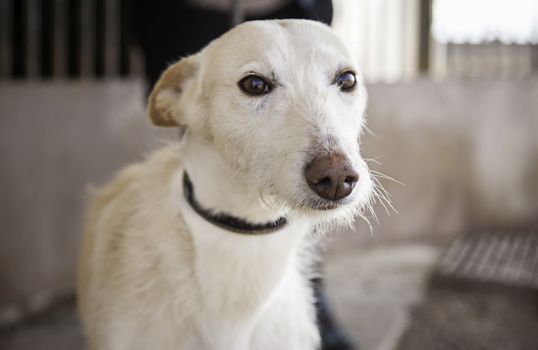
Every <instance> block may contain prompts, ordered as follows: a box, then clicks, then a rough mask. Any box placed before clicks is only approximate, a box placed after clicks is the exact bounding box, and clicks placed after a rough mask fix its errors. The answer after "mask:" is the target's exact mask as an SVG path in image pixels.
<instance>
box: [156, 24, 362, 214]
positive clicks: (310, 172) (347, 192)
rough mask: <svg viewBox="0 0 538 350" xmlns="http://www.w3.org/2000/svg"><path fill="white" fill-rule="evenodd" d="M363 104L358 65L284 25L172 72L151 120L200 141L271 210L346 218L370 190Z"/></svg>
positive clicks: (228, 41) (230, 36) (321, 32)
mask: <svg viewBox="0 0 538 350" xmlns="http://www.w3.org/2000/svg"><path fill="white" fill-rule="evenodd" d="M365 106H366V91H365V89H364V86H363V83H362V79H361V76H360V73H359V71H358V69H357V66H356V64H355V62H354V60H353V59H352V57H351V55H350V53H349V51H348V50H347V49H346V47H345V46H344V45H343V44H342V43H341V41H340V40H339V38H338V37H337V36H336V34H335V33H334V32H333V31H332V30H331V29H330V28H329V27H327V26H325V25H323V24H320V23H316V22H312V21H306V20H278V21H255V22H247V23H244V24H242V25H239V26H237V27H235V28H234V29H232V30H231V31H229V32H228V33H226V34H224V35H223V36H222V37H220V38H219V39H217V40H215V41H213V42H212V43H211V44H210V45H208V46H207V47H206V48H205V49H204V50H202V51H201V52H199V53H198V54H196V55H193V56H190V57H186V58H184V59H182V60H180V61H179V62H177V63H175V64H173V65H171V66H170V67H169V68H168V69H167V70H166V71H165V72H164V73H163V75H162V77H161V79H160V80H159V82H158V83H157V84H156V85H155V88H154V89H153V91H152V93H151V95H150V98H149V105H148V112H149V115H150V117H151V119H152V121H153V122H154V124H156V125H161V126H184V127H186V128H187V130H188V132H189V133H190V134H192V135H195V136H196V137H202V138H204V139H205V140H206V141H208V144H209V145H211V147H213V148H214V149H215V151H216V152H218V153H219V154H220V156H221V157H222V158H223V159H224V160H225V162H226V163H227V164H229V165H230V166H231V167H232V168H233V169H234V170H235V171H236V172H238V173H240V174H243V175H245V177H246V178H248V179H249V186H254V187H256V190H257V191H258V192H259V193H261V194H263V195H264V196H267V197H270V198H271V201H270V202H271V203H274V204H278V205H281V206H283V207H286V208H287V209H288V210H289V209H291V212H294V213H315V214H316V216H325V217H327V216H328V217H342V215H343V216H350V215H349V214H350V213H353V212H354V211H355V209H357V208H358V207H360V206H361V205H363V204H365V203H366V202H367V200H368V197H369V196H370V193H371V189H372V180H371V177H370V174H369V171H368V167H367V166H366V164H365V162H364V160H363V159H362V158H361V156H360V154H359V138H360V135H361V132H362V129H363V124H364V112H365ZM339 214H340V215H339Z"/></svg>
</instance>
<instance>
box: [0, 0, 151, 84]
mask: <svg viewBox="0 0 538 350" xmlns="http://www.w3.org/2000/svg"><path fill="white" fill-rule="evenodd" d="M134 5H135V2H133V1H129V0H106V1H105V0H0V79H1V78H16V79H25V78H44V79H48V78H56V77H68V78H79V77H91V76H93V77H104V76H128V75H129V74H132V73H133V71H134V72H136V73H139V72H140V71H141V68H140V63H141V57H140V52H138V51H137V47H136V45H135V44H134V35H133V33H132V32H133V27H134V23H133V21H134V8H133V7H134Z"/></svg>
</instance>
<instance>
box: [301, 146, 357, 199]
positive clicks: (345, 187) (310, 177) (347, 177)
mask: <svg viewBox="0 0 538 350" xmlns="http://www.w3.org/2000/svg"><path fill="white" fill-rule="evenodd" d="M358 180H359V174H358V173H357V172H356V171H355V169H353V167H352V166H351V164H350V163H349V161H348V160H347V159H346V157H345V156H343V155H342V154H333V155H329V156H322V157H317V158H315V159H314V160H313V161H312V162H310V164H308V165H307V167H306V181H307V182H308V185H309V186H310V188H311V189H313V190H314V192H316V193H317V194H318V195H319V196H320V197H321V198H324V199H330V200H338V199H342V198H344V197H347V196H348V195H349V194H350V193H351V191H353V188H354V187H355V184H356V183H357V181H358Z"/></svg>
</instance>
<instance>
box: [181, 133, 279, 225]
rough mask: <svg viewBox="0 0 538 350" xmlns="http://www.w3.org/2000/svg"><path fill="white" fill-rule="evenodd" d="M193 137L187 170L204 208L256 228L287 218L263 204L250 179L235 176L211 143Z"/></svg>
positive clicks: (188, 147) (189, 146)
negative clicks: (245, 222)
mask: <svg viewBox="0 0 538 350" xmlns="http://www.w3.org/2000/svg"><path fill="white" fill-rule="evenodd" d="M189 136H191V137H189V139H188V140H187V145H186V147H187V151H186V152H185V158H184V167H185V171H186V172H187V173H188V174H189V178H190V181H191V182H192V186H193V188H194V189H195V193H196V201H197V202H198V203H199V204H200V205H201V206H202V207H203V208H205V209H207V210H211V211H212V212H214V213H215V214H218V213H223V214H227V215H231V216H235V217H237V218H240V219H242V220H245V221H248V222H251V223H253V224H263V223H267V222H273V221H276V220H278V219H279V218H281V217H282V216H283V214H284V213H283V212H282V211H281V210H280V211H278V210H275V209H273V208H270V207H269V205H268V204H267V203H265V202H263V201H262V200H261V199H260V193H259V192H258V191H257V190H256V188H255V187H254V186H253V185H252V183H251V181H250V179H247V178H245V177H244V176H242V175H240V174H238V173H237V172H235V171H234V170H233V169H232V168H231V167H230V166H229V165H228V163H227V162H226V161H225V160H224V159H223V158H222V156H221V154H220V153H219V152H218V151H217V150H215V148H214V147H213V146H212V145H211V144H210V143H209V142H207V141H205V140H203V139H202V138H199V137H196V136H192V135H189Z"/></svg>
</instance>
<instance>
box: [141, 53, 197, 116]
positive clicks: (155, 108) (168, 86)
mask: <svg viewBox="0 0 538 350" xmlns="http://www.w3.org/2000/svg"><path fill="white" fill-rule="evenodd" d="M197 71H198V61H197V57H196V56H189V57H186V58H183V59H181V60H180V61H178V62H176V63H174V64H172V65H171V66H169V67H168V68H167V69H166V70H165V71H164V72H163V73H162V74H161V77H160V78H159V80H158V81H157V83H156V84H155V86H154V87H153V90H152V91H151V94H150V95H149V98H148V110H147V113H148V115H149V117H150V119H151V121H152V122H153V124H155V125H158V126H182V125H183V123H182V121H181V114H182V111H181V103H180V99H181V97H182V94H183V92H184V90H185V88H186V86H187V85H188V84H189V83H190V82H191V81H192V80H193V78H194V77H195V75H196V72H197Z"/></svg>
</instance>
